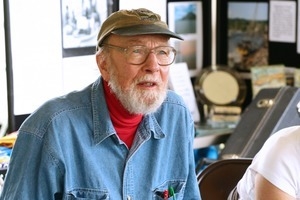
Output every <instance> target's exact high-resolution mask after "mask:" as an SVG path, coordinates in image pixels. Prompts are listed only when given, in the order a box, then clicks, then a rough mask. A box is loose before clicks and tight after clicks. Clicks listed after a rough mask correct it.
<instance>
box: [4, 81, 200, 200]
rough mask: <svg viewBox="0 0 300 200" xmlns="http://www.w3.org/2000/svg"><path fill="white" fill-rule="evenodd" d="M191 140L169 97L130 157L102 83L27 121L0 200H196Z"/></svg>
mask: <svg viewBox="0 0 300 200" xmlns="http://www.w3.org/2000/svg"><path fill="white" fill-rule="evenodd" d="M193 137H194V124H193V121H192V118H191V115H190V112H189V110H188V108H187V107H186V106H185V105H184V103H183V101H182V99H181V98H180V97H179V96H178V95H176V94H175V93H174V92H172V91H168V94H167V98H166V99H165V101H164V102H163V104H162V106H161V107H160V108H159V109H158V110H157V111H156V112H155V113H152V114H149V115H146V116H144V118H143V120H142V121H141V123H140V125H139V127H138V129H137V132H136V136H135V139H134V143H133V145H132V147H131V149H128V148H127V147H126V145H125V144H124V143H123V142H122V141H121V140H120V139H119V137H118V135H117V134H116V131H115V129H114V127H113V125H112V122H111V119H110V116H109V113H108V109H107V106H106V102H105V98H104V92H103V87H102V79H101V77H100V78H99V79H97V80H96V81H95V82H94V83H93V84H91V85H90V86H88V87H86V88H85V89H83V90H82V91H77V92H72V93H70V94H67V95H65V96H62V97H59V98H55V99H52V100H50V101H48V102H46V103H45V104H44V105H43V106H41V107H40V108H39V109H38V110H37V111H35V112H34V113H32V114H31V116H30V117H28V118H27V119H26V121H25V122H24V123H23V124H22V126H21V127H20V130H19V135H18V138H17V141H16V143H15V146H14V148H13V153H12V156H11V161H10V165H9V170H8V173H7V176H6V179H5V185H4V188H3V191H2V194H1V198H0V199H6V200H13V199H18V200H19V199H21V200H22V199H25V200H43V199H45V200H50V199H70V200H71V199H112V200H119V199H124V200H125V199H128V200H129V199H130V200H147V199H149V200H150V199H163V198H162V196H163V191H165V190H168V188H170V187H172V188H173V189H174V191H175V197H176V200H181V199H184V200H190V199H197V200H198V199H200V196H199V190H198V186H197V180H196V175H195V164H194V155H193V147H192V146H193ZM169 199H173V198H172V197H170V198H169ZM174 199H175V198H174Z"/></svg>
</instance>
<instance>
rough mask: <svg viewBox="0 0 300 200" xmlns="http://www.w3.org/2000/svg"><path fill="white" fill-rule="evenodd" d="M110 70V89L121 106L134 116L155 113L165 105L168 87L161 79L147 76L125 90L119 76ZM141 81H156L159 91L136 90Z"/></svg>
mask: <svg viewBox="0 0 300 200" xmlns="http://www.w3.org/2000/svg"><path fill="white" fill-rule="evenodd" d="M113 71H114V70H110V72H109V73H110V81H109V82H108V85H109V87H110V88H111V90H112V91H113V92H114V94H115V95H116V97H117V98H118V99H119V101H120V102H121V104H122V105H123V106H124V108H125V109H126V110H128V112H130V113H132V114H143V115H145V114H149V113H152V112H155V111H156V110H157V109H158V108H159V107H160V106H161V104H162V103H163V101H164V99H165V98H166V94H167V85H166V84H163V83H162V81H161V79H159V80H154V79H153V77H152V75H146V76H144V77H141V78H139V80H135V81H134V82H133V83H132V84H131V85H130V87H129V88H127V89H124V88H122V86H121V85H120V84H119V83H118V81H117V76H116V75H115V73H114V72H113ZM141 81H155V82H156V83H158V84H159V85H158V88H159V89H158V90H156V91H145V90H140V89H138V88H136V85H137V83H138V82H141Z"/></svg>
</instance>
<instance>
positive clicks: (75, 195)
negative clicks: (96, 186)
mask: <svg viewBox="0 0 300 200" xmlns="http://www.w3.org/2000/svg"><path fill="white" fill-rule="evenodd" d="M106 199H109V195H108V192H107V191H101V190H92V189H76V190H72V191H70V192H68V193H67V195H66V200H106Z"/></svg>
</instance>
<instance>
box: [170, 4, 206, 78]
mask: <svg viewBox="0 0 300 200" xmlns="http://www.w3.org/2000/svg"><path fill="white" fill-rule="evenodd" d="M202 16H203V13H202V2H201V1H183V2H169V3H168V24H169V28H170V30H172V31H174V32H176V33H178V34H180V35H181V36H182V37H183V38H184V41H181V40H176V41H173V43H172V44H173V45H174V47H175V49H176V50H177V56H176V60H175V63H181V62H186V63H187V66H188V69H189V75H190V76H191V77H195V76H197V75H198V73H199V72H200V70H201V68H202V67H203V66H202V65H203V18H202Z"/></svg>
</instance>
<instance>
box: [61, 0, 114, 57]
mask: <svg viewBox="0 0 300 200" xmlns="http://www.w3.org/2000/svg"><path fill="white" fill-rule="evenodd" d="M117 9H118V5H117V2H116V0H82V1H76V0H61V25H62V26H61V31H62V53H63V57H72V56H83V55H90V54H93V53H95V49H96V43H97V41H96V40H97V34H98V31H99V29H100V27H101V24H102V22H103V21H104V20H105V19H106V18H107V17H108V16H109V15H110V14H111V13H112V12H114V11H116V10H117Z"/></svg>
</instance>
